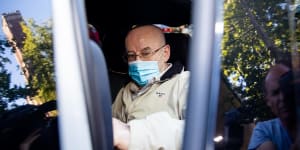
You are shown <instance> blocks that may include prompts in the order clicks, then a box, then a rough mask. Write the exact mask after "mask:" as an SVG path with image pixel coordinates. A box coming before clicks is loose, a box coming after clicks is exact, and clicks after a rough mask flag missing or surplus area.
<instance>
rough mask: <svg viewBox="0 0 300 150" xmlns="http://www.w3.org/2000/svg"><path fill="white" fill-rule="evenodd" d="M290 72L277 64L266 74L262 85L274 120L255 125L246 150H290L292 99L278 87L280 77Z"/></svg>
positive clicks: (291, 141) (293, 118)
mask: <svg viewBox="0 0 300 150" xmlns="http://www.w3.org/2000/svg"><path fill="white" fill-rule="evenodd" d="M290 70H291V69H290V67H288V66H287V65H284V64H283V63H279V64H276V65H274V66H273V67H271V68H270V70H269V72H268V73H267V76H266V78H265V84H264V88H265V91H264V92H265V93H264V94H265V101H266V104H267V106H269V107H270V108H271V110H272V112H273V113H274V115H275V116H276V118H274V119H271V120H267V121H262V122H258V123H257V124H256V126H255V128H254V130H253V132H252V135H251V139H250V142H249V145H248V150H253V149H259V150H264V149H265V150H289V149H291V145H292V143H293V141H294V138H295V136H296V135H295V134H296V132H295V131H296V128H295V127H296V126H295V125H296V122H295V103H294V97H289V96H286V94H283V93H286V92H285V91H282V89H283V87H280V84H279V81H280V79H281V77H282V76H284V75H285V74H287V73H288V72H289V71H290ZM285 88H286V87H285ZM289 92H291V91H289ZM283 95H285V96H283ZM292 103H294V104H292ZM291 104H292V105H291Z"/></svg>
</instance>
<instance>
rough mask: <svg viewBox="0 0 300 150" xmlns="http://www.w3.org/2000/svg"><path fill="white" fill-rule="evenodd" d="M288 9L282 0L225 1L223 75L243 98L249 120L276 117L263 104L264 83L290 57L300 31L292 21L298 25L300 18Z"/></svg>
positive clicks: (242, 101)
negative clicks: (273, 66)
mask: <svg viewBox="0 0 300 150" xmlns="http://www.w3.org/2000/svg"><path fill="white" fill-rule="evenodd" d="M288 6H290V5H288V4H287V3H285V1H282V0H271V1H257V0H254V1H253V0H226V1H224V36H223V40H222V73H223V75H224V76H226V77H227V79H228V81H229V82H230V83H231V84H230V86H231V88H232V89H233V90H234V91H235V92H236V94H237V95H238V96H239V97H240V99H241V103H242V107H243V109H241V110H245V112H247V115H245V118H247V119H250V120H251V119H253V118H254V117H258V118H260V119H267V118H270V117H272V114H271V112H270V111H269V109H268V108H267V107H266V105H265V104H264V101H263V94H262V82H263V79H264V77H265V75H266V72H267V70H268V69H269V68H270V66H271V65H272V64H274V63H275V62H276V61H280V60H282V59H286V58H290V57H287V56H289V55H290V54H291V51H292V47H291V45H292V44H293V41H292V38H291V35H292V34H294V32H295V29H296V28H295V27H294V28H292V27H291V24H290V23H291V22H290V20H294V21H295V23H296V22H297V20H298V18H296V17H295V15H293V16H291V15H290V14H291V13H290V12H291V11H290V9H289V8H290V7H288ZM249 110H251V111H249ZM245 118H244V119H245Z"/></svg>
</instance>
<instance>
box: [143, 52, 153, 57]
mask: <svg viewBox="0 0 300 150" xmlns="http://www.w3.org/2000/svg"><path fill="white" fill-rule="evenodd" d="M150 54H151V53H150V52H143V53H141V55H142V56H143V57H147V56H149V55H150Z"/></svg>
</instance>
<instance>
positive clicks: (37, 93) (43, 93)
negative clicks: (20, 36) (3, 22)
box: [22, 19, 56, 103]
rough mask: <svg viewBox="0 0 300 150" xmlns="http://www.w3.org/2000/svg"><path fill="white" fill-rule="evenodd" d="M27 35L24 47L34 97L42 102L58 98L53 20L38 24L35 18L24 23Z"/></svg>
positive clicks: (24, 30)
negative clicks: (54, 60) (53, 44)
mask: <svg viewBox="0 0 300 150" xmlns="http://www.w3.org/2000/svg"><path fill="white" fill-rule="evenodd" d="M22 30H23V32H24V33H25V35H26V38H25V41H24V46H23V49H22V53H23V59H24V62H25V64H26V67H27V69H28V70H29V74H30V77H29V80H28V85H29V87H30V88H31V91H32V93H31V95H30V96H32V98H33V99H34V100H36V101H39V102H40V103H44V102H47V101H49V100H54V99H56V93H55V74H54V62H53V46H52V24H51V21H49V22H47V23H45V24H43V25H38V24H36V22H35V21H34V20H33V19H30V20H28V23H27V24H25V23H23V24H22Z"/></svg>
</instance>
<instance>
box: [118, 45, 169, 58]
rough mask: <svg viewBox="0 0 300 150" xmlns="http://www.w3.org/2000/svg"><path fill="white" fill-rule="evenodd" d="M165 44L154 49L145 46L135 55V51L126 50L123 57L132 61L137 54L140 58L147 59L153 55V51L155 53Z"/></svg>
mask: <svg viewBox="0 0 300 150" xmlns="http://www.w3.org/2000/svg"><path fill="white" fill-rule="evenodd" d="M166 45H167V44H164V45H163V46H161V47H159V48H158V49H156V50H153V51H152V50H151V49H150V48H145V49H143V50H141V53H140V54H139V55H137V54H136V53H133V52H128V53H126V54H125V55H124V59H125V60H127V61H134V60H136V57H137V56H139V57H140V58H141V59H148V58H150V57H151V56H153V55H154V54H155V53H157V52H158V51H159V50H161V49H162V48H163V47H165V46H166Z"/></svg>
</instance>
